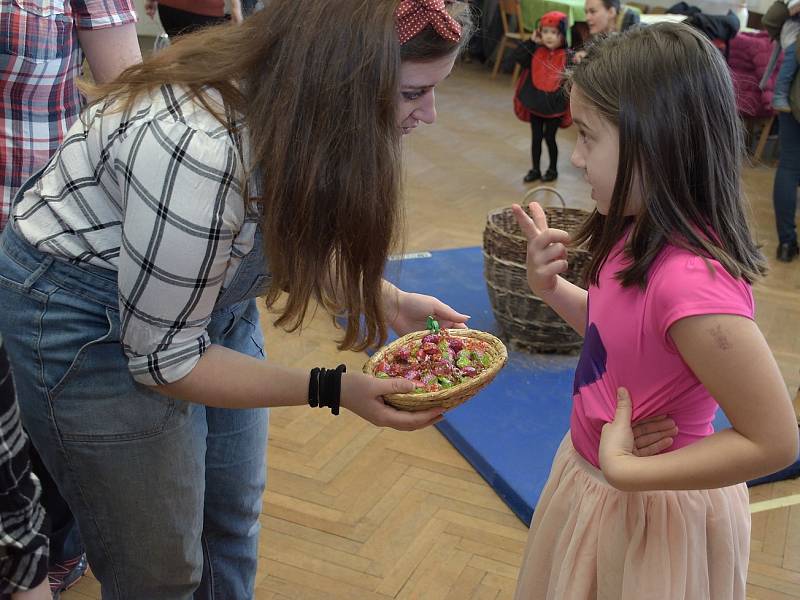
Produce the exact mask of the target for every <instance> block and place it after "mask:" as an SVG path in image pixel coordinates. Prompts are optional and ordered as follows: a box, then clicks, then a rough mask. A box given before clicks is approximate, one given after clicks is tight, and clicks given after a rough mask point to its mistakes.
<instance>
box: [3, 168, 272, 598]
mask: <svg viewBox="0 0 800 600" xmlns="http://www.w3.org/2000/svg"><path fill="white" fill-rule="evenodd" d="M37 178H38V175H36V176H34V177H33V178H31V179H30V180H29V181H28V182H27V183H26V184H25V186H24V187H23V188H22V189H21V190H20V191H19V192H18V195H17V199H19V198H21V197H22V194H23V193H24V192H25V190H26V189H29V188H30V187H31V186H32V185H33V184H34V183H35V182H36V180H37ZM13 227H14V226H13V224H12V223H9V224H8V226H7V227H6V228H5V231H4V232H3V234H2V237H0V307H1V308H0V331H2V333H3V336H4V338H5V342H6V347H7V350H8V353H9V357H10V358H11V362H12V365H13V370H14V377H15V383H16V386H17V393H18V397H19V402H20V406H21V409H22V414H23V420H24V424H25V427H26V429H27V430H28V432H29V433H30V435H31V438H32V439H33V441H34V443H35V445H36V447H37V449H38V450H39V452H40V453H41V455H42V458H43V459H44V462H45V464H46V465H47V468H48V470H49V471H50V473H51V474H52V476H53V478H54V479H55V481H56V482H57V484H58V486H59V489H60V491H61V493H62V495H63V496H64V498H65V499H66V500H67V502H68V503H69V505H70V508H71V510H72V512H73V514H74V515H75V517H76V519H77V521H78V525H79V527H80V530H81V533H82V536H83V539H84V542H85V544H86V549H87V554H88V556H89V562H90V564H91V567H92V570H93V572H94V573H95V575H96V576H97V578H98V579H99V580H100V581H101V583H102V596H103V598H104V600H117V599H122V598H126V599H136V600H178V599H181V600H184V599H189V598H196V599H197V598H203V599H205V598H215V599H218V600H243V599H246V598H252V596H253V588H254V582H255V574H256V560H257V548H258V536H259V521H258V517H259V514H260V512H261V495H262V492H263V489H264V485H265V482H266V441H267V421H268V411H267V409H248V410H235V409H220V408H209V407H205V406H203V405H199V404H192V403H188V402H183V401H180V400H175V399H172V398H168V397H167V396H164V395H161V394H159V393H158V392H156V391H154V390H153V389H150V388H148V387H147V386H144V385H141V384H139V383H136V382H135V381H134V380H133V378H132V377H131V376H130V374H129V371H128V367H127V360H126V358H125V356H124V354H123V351H122V346H121V344H120V338H119V333H120V324H119V309H118V299H117V273H116V272H115V271H111V270H106V269H101V268H96V267H93V266H89V265H80V266H78V265H74V264H70V263H68V262H66V261H63V260H60V259H57V258H54V257H52V256H50V255H46V254H43V253H41V252H39V251H38V250H36V248H34V247H33V246H32V245H31V244H29V243H28V242H27V241H25V240H24V239H22V238H21V237H20V236H19V235H18V234H17V233H16V232H15V231H14V230H13ZM268 283H269V276H268V274H267V273H266V261H265V259H264V256H263V253H262V246H261V240H260V236H259V235H258V234H257V237H256V243H255V247H254V249H253V250H252V251H251V252H250V253H249V254H248V255H246V256H245V257H244V258H243V259H242V262H241V263H240V266H239V269H238V271H237V273H236V275H235V277H234V279H233V281H232V282H231V284H230V285H229V286H228V288H227V289H226V290H225V291H224V292H223V293H222V294H221V295H220V297H219V299H218V301H217V303H216V307H215V310H214V312H213V314H212V318H211V322H210V324H209V326H208V333H209V335H210V337H211V341H212V343H214V344H219V345H222V346H225V347H227V348H231V349H234V350H237V351H239V352H242V353H245V354H247V355H250V356H254V357H258V358H263V357H264V350H263V348H264V343H263V335H262V332H261V328H260V327H259V318H258V316H259V315H258V310H257V308H256V301H255V297H256V296H257V295H259V294H261V293H263V291H264V290H265V288H266V286H267V285H268Z"/></svg>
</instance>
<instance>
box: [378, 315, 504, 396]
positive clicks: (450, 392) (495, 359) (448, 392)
mask: <svg viewBox="0 0 800 600" xmlns="http://www.w3.org/2000/svg"><path fill="white" fill-rule="evenodd" d="M428 334H430V331H415V332H414V333H409V334H408V335H404V336H403V337H401V338H398V339H396V340H395V341H393V342H392V343H390V344H388V345H386V346H384V347H383V348H381V349H380V350H378V351H377V352H376V353H375V354H373V355H372V357H370V359H369V360H368V361H367V362H366V363H365V364H364V373H366V374H367V375H375V368H376V367H377V365H378V363H380V362H381V361H382V360H383V359H384V358H385V357H386V355H387V354H391V353H392V352H394V351H395V350H397V349H399V348H400V346H402V345H404V344H407V343H408V342H411V341H414V340H419V339H422V338H424V337H425V336H426V335H428ZM447 334H448V335H449V336H451V337H464V338H472V339H477V340H481V341H483V342H487V343H488V344H489V349H488V353H489V355H490V357H491V359H492V362H491V364H490V365H489V367H487V368H486V370H484V371H482V372H481V373H480V374H479V375H478V376H477V377H475V378H473V379H468V380H466V381H464V382H463V383H459V384H458V385H454V386H453V387H451V388H446V389H443V390H439V391H438V392H420V393H415V394H388V395H387V396H384V399H385V400H386V403H387V404H390V405H391V406H394V407H395V408H397V409H400V410H409V411H417V410H427V409H429V408H437V407H439V406H443V407H444V408H453V407H455V406H458V405H459V404H461V403H463V402H465V401H467V400H469V399H470V398H472V396H474V395H475V394H477V393H478V392H479V391H480V390H481V389H483V388H484V387H486V386H487V385H488V384H489V382H490V381H492V379H494V378H495V376H496V375H497V374H498V373H499V372H500V369H502V368H503V366H505V364H506V361H507V360H508V352H507V351H506V347H505V345H503V342H501V341H500V340H499V339H498V338H496V337H495V336H493V335H492V334H490V333H486V332H483V331H477V330H475V329H448V330H447Z"/></svg>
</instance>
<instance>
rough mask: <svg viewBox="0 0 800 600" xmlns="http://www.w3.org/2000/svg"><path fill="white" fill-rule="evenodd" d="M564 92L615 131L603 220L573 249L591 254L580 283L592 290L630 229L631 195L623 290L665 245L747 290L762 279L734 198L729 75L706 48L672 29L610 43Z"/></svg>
mask: <svg viewBox="0 0 800 600" xmlns="http://www.w3.org/2000/svg"><path fill="white" fill-rule="evenodd" d="M571 84H572V85H573V86H577V88H578V89H579V90H580V93H581V95H582V96H583V97H584V98H585V99H586V100H587V101H588V103H589V104H590V105H591V106H592V107H593V108H594V109H596V110H597V111H598V113H599V114H600V115H601V116H602V117H603V118H604V119H607V120H608V121H609V122H610V123H612V124H613V125H614V126H615V127H616V128H617V129H618V130H619V165H618V167H617V174H616V182H615V184H614V191H613V192H612V198H611V206H610V209H609V212H608V215H607V216H603V215H601V214H600V213H598V212H597V211H596V210H595V211H594V212H593V213H592V215H591V216H590V217H589V219H588V220H587V221H586V223H585V224H584V226H583V227H582V229H581V230H580V232H579V233H578V234H577V235H576V239H575V243H577V244H581V243H587V244H588V248H589V250H590V251H591V252H592V261H591V263H590V264H589V266H588V272H587V281H589V282H591V283H593V284H595V285H597V283H598V280H599V272H600V268H601V267H602V266H603V263H604V262H605V261H606V259H607V257H608V255H609V253H610V251H611V249H612V247H613V246H614V244H616V243H617V242H618V241H619V239H620V237H621V236H622V235H623V232H624V231H625V229H626V227H628V225H629V224H630V222H631V219H630V218H628V217H625V216H624V212H625V209H626V203H627V201H628V198H630V197H631V194H632V192H633V191H634V185H637V186H638V187H639V189H638V190H636V191H637V192H638V193H639V194H640V195H641V198H642V209H641V212H640V214H638V215H636V217H635V218H634V219H633V228H632V231H631V234H630V237H629V239H628V242H627V244H626V249H625V252H626V254H627V256H628V258H629V259H630V261H631V264H630V266H628V267H626V268H625V269H623V270H622V271H620V272H619V273H617V278H618V279H619V280H620V281H621V283H622V285H625V286H628V285H634V284H635V285H639V286H644V285H645V284H646V282H647V274H648V272H649V270H650V267H651V265H652V264H653V261H654V260H655V258H656V257H657V256H658V254H659V253H660V252H661V250H662V248H663V247H664V246H665V245H666V244H667V243H671V244H675V245H679V246H681V247H684V248H687V249H689V250H691V251H692V252H694V253H696V254H697V255H699V256H702V257H705V258H713V259H715V260H717V261H719V262H720V263H721V264H722V266H723V267H724V268H725V269H726V270H727V271H728V272H729V273H730V274H731V275H732V276H734V277H737V278H742V279H744V280H746V281H748V282H750V283H752V282H753V281H755V280H756V279H758V278H759V277H760V276H761V275H763V274H764V273H765V272H766V261H765V259H764V257H763V255H762V254H761V252H760V251H759V249H758V248H757V246H756V244H755V243H754V241H753V236H752V232H751V230H750V226H749V224H748V219H747V211H746V208H745V199H744V197H743V193H742V189H741V166H742V157H743V156H744V142H743V134H742V127H741V123H740V121H739V118H738V116H737V114H738V113H737V110H736V100H735V97H734V92H733V85H732V83H731V77H730V73H729V71H728V67H727V65H726V64H725V60H724V58H723V56H722V54H721V53H720V51H719V50H718V49H717V48H715V47H714V46H713V45H712V44H711V43H710V42H709V41H708V39H707V38H705V37H704V36H703V35H702V34H700V33H699V32H697V31H696V30H694V29H692V28H691V27H688V26H686V25H682V24H674V23H659V24H656V25H652V26H649V27H642V28H635V29H631V30H629V31H628V32H626V33H622V34H619V35H614V36H610V37H608V38H606V39H604V40H601V41H599V42H598V43H596V44H593V45H591V46H590V47H589V49H588V54H587V55H586V57H585V58H584V59H583V60H582V61H581V62H580V64H579V65H578V66H577V67H576V68H575V69H574V71H573V72H572V74H571ZM637 175H638V177H637Z"/></svg>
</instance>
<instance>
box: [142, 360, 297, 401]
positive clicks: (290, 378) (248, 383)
mask: <svg viewBox="0 0 800 600" xmlns="http://www.w3.org/2000/svg"><path fill="white" fill-rule="evenodd" d="M308 379H309V373H308V371H305V370H302V369H290V368H287V367H281V366H279V365H275V364H274V363H270V362H265V361H263V360H258V359H256V358H253V357H251V356H247V355H246V354H242V353H241V352H236V351H235V350H230V349H228V348H225V347H223V346H216V345H212V346H211V347H210V348H209V349H208V350H207V351H206V352H205V354H203V356H202V357H200V360H199V361H198V362H197V364H196V365H195V367H194V368H193V369H192V370H191V371H190V372H189V374H188V375H186V376H185V377H184V378H183V379H180V380H179V381H176V382H173V383H169V384H166V385H160V386H157V388H156V389H158V391H159V392H161V393H162V394H164V395H166V396H170V397H173V398H178V399H180V400H185V401H187V402H195V403H198V404H205V405H206V406H214V407H219V408H256V407H264V406H299V405H302V404H305V403H306V401H307V393H308Z"/></svg>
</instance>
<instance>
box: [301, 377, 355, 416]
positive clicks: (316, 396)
mask: <svg viewBox="0 0 800 600" xmlns="http://www.w3.org/2000/svg"><path fill="white" fill-rule="evenodd" d="M346 371H347V367H346V366H345V365H339V366H338V367H336V368H335V369H323V368H321V367H315V368H313V369H311V374H310V377H309V381H308V404H309V406H311V407H312V408H316V407H319V408H323V407H328V408H330V409H331V413H332V414H334V415H338V414H339V402H340V400H341V394H342V373H344V372H346Z"/></svg>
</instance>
